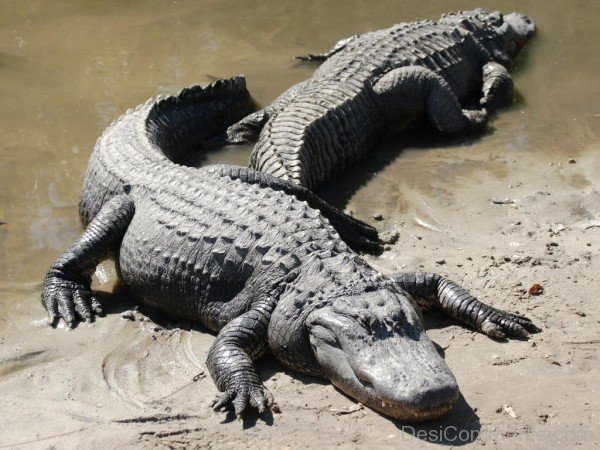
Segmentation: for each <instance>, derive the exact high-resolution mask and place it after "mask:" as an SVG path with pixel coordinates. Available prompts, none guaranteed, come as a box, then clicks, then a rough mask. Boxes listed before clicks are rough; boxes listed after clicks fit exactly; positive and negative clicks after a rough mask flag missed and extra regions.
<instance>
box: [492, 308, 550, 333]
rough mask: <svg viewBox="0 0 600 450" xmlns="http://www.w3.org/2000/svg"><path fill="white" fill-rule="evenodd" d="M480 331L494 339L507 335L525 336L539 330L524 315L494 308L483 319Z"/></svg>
mask: <svg viewBox="0 0 600 450" xmlns="http://www.w3.org/2000/svg"><path fill="white" fill-rule="evenodd" d="M481 331H482V332H483V333H485V334H486V335H488V336H490V337H491V338H494V339H506V338H507V337H508V336H513V337H520V338H527V337H528V336H529V333H537V332H538V331H541V330H540V328H538V327H536V326H535V325H534V324H533V323H532V322H531V319H528V318H527V317H525V316H522V315H519V314H512V313H509V312H506V311H500V310H496V311H494V313H492V314H491V315H490V316H489V317H487V318H486V319H485V320H484V321H483V323H482V324H481Z"/></svg>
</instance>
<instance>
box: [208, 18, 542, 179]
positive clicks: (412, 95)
mask: <svg viewBox="0 0 600 450" xmlns="http://www.w3.org/2000/svg"><path fill="white" fill-rule="evenodd" d="M534 31H535V26H534V24H533V22H532V21H531V19H529V18H528V17H526V16H524V15H522V14H518V13H513V14H508V15H506V16H503V15H502V13H500V12H493V13H490V14H488V13H486V12H485V11H483V10H475V11H470V12H458V13H451V14H447V15H445V16H442V18H441V19H440V20H439V21H437V22H433V21H418V22H414V23H401V24H398V25H395V26H393V27H391V28H388V29H385V30H379V31H374V32H371V33H366V34H362V35H357V36H353V37H351V38H349V39H344V40H342V41H339V42H338V43H337V44H336V45H335V46H334V47H333V48H332V49H331V50H330V51H329V52H327V53H325V54H323V55H310V56H309V57H307V58H306V59H309V60H314V61H324V62H323V64H322V65H321V66H320V67H319V69H318V70H317V71H316V72H315V73H314V75H313V76H312V77H311V78H310V79H308V80H306V81H303V82H301V83H299V84H297V85H295V86H293V87H292V88H291V89H289V90H288V91H286V92H285V93H284V94H283V95H281V96H280V97H279V98H278V99H276V100H275V101H274V102H273V103H272V104H270V105H269V106H267V107H266V108H264V109H262V110H260V111H258V112H255V113H253V114H251V115H249V116H248V117H246V118H244V119H243V120H241V121H240V122H239V123H237V124H235V125H233V126H231V127H230V128H229V129H228V130H227V132H226V133H224V134H223V135H221V136H219V138H218V139H216V140H215V144H218V143H223V142H227V143H243V142H251V141H254V140H256V139H258V141H257V143H256V145H255V147H254V150H253V152H252V155H251V157H250V167H252V168H254V169H256V170H260V171H261V172H266V173H270V174H272V175H275V176H277V177H280V178H283V179H287V180H291V181H293V182H295V183H297V184H300V185H302V186H306V187H308V188H311V189H312V188H314V187H316V186H317V185H319V184H320V183H321V182H322V181H324V180H326V179H328V178H329V177H330V176H331V175H332V174H334V173H336V172H339V171H341V170H343V169H344V168H345V167H347V166H348V165H349V164H351V163H352V162H354V161H355V160H356V159H358V158H359V157H361V156H362V155H364V154H365V153H367V152H368V151H370V150H371V149H372V148H373V146H374V145H375V143H376V142H378V141H379V140H381V139H382V138H383V136H384V135H386V134H391V133H396V132H398V131H401V130H406V129H409V128H411V127H413V126H414V125H415V124H417V123H418V122H420V121H422V120H424V119H428V120H429V121H430V122H431V123H432V124H433V125H434V126H435V127H436V128H437V129H438V130H440V131H442V132H446V133H467V132H470V131H472V130H477V129H479V128H481V127H483V126H484V125H485V123H486V121H487V118H488V114H489V112H488V110H492V109H494V108H496V107H498V106H500V105H502V104H505V103H507V102H509V101H510V100H511V99H512V80H511V77H510V75H509V73H508V68H510V66H511V64H512V58H513V56H515V55H516V54H517V52H518V51H519V50H520V48H521V47H522V46H523V44H524V43H525V42H526V41H527V40H528V39H529V38H530V37H531V35H532V34H533V33H534ZM465 108H470V109H465Z"/></svg>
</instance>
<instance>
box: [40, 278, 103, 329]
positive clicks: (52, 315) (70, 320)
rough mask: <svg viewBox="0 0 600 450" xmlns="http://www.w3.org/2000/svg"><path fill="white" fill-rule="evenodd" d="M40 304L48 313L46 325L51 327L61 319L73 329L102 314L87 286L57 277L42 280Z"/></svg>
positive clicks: (98, 304)
mask: <svg viewBox="0 0 600 450" xmlns="http://www.w3.org/2000/svg"><path fill="white" fill-rule="evenodd" d="M42 304H43V305H44V308H46V311H47V312H48V324H49V325H51V326H53V327H54V326H56V325H57V324H58V322H59V321H60V319H61V318H62V319H63V321H64V322H65V324H66V325H67V326H68V327H69V328H75V326H76V325H77V323H78V322H81V321H85V322H88V323H89V322H91V321H92V320H93V319H94V315H101V314H102V307H101V306H100V302H98V300H96V299H95V298H94V297H93V296H92V293H91V290H90V288H89V286H87V285H84V284H81V283H77V282H74V281H70V280H66V279H64V278H62V277H60V276H57V275H48V276H47V277H46V279H45V280H44V288H43V290H42Z"/></svg>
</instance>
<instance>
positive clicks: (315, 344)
mask: <svg viewBox="0 0 600 450" xmlns="http://www.w3.org/2000/svg"><path fill="white" fill-rule="evenodd" d="M251 104H252V102H251V98H250V95H249V93H248V91H247V89H246V86H245V82H244V79H243V78H240V77H236V78H232V79H228V80H223V81H218V82H216V83H214V84H213V85H209V86H207V87H199V86H196V87H192V88H189V89H185V90H184V91H182V92H181V93H180V94H179V95H176V96H171V97H166V98H164V97H161V98H158V99H151V100H150V101H148V102H146V103H144V104H142V105H140V106H138V107H136V108H134V109H132V110H129V111H128V112H127V113H125V114H124V115H123V116H121V117H120V118H119V119H117V120H116V121H115V122H114V123H113V124H112V125H111V126H109V127H108V128H107V130H106V131H105V132H104V134H103V135H102V136H101V137H100V138H99V139H98V142H97V144H96V146H95V149H94V151H93V153H92V156H91V158H90V162H89V166H88V169H87V172H86V175H85V181H84V185H83V192H82V196H81V203H80V215H81V219H82V222H83V224H84V225H85V226H86V229H85V231H84V233H83V234H82V236H81V237H80V238H79V239H78V240H77V241H76V242H75V243H74V244H73V245H72V246H71V247H70V248H69V249H68V250H67V251H66V252H65V253H64V254H63V255H62V256H60V257H59V258H58V259H57V260H56V261H55V262H54V263H52V265H51V266H50V268H49V270H48V272H47V274H46V276H45V279H44V285H43V290H42V303H43V305H44V307H45V308H46V310H47V312H48V315H49V322H50V323H51V324H52V325H53V326H56V325H57V324H58V323H59V322H60V321H61V320H62V321H63V322H65V323H66V324H67V325H68V326H69V327H74V326H76V324H77V323H79V322H81V321H91V320H93V319H94V318H95V316H96V315H102V305H101V304H100V303H99V302H98V301H97V300H96V299H95V298H94V296H93V295H92V291H91V280H92V274H93V272H94V271H95V269H96V267H97V265H98V264H99V263H100V262H101V261H102V260H104V259H106V258H109V257H113V258H114V259H115V262H116V267H117V273H118V276H119V278H120V279H121V281H122V283H123V285H124V286H125V287H126V288H127V289H128V291H129V292H131V294H132V296H133V297H134V298H135V299H136V300H137V301H138V302H139V303H141V304H142V305H147V306H150V307H152V308H156V309H158V310H161V311H163V312H165V313H166V314H168V315H171V316H173V317H176V318H183V319H185V320H188V321H192V322H193V323H197V324H200V325H202V326H203V327H205V328H207V329H208V330H210V331H213V332H215V333H217V334H216V338H215V341H214V344H213V345H212V347H211V349H210V350H209V353H208V357H207V362H206V364H207V367H208V369H209V372H210V374H211V376H212V378H213V380H214V382H215V384H216V386H217V387H218V389H219V390H220V391H222V394H221V395H220V397H218V400H217V401H216V402H215V404H214V408H215V409H216V410H221V409H224V408H225V409H231V408H233V411H234V413H235V414H236V415H237V416H238V417H241V416H242V415H243V414H245V412H246V411H251V410H253V409H258V411H259V412H261V413H263V412H265V413H267V414H268V413H269V406H270V405H272V396H271V394H270V393H269V392H268V391H267V390H266V389H265V387H264V386H263V384H262V383H261V381H260V378H259V375H258V373H257V370H256V368H255V366H254V361H256V360H257V359H258V358H260V357H261V356H262V355H264V354H265V353H266V352H268V351H270V352H271V353H272V354H273V355H274V356H275V357H276V358H277V359H278V360H279V361H281V362H282V363H283V364H285V365H286V366H288V367H290V368H292V369H294V370H297V371H300V372H304V373H307V374H311V375H315V376H321V377H325V378H327V379H329V380H331V382H332V383H333V384H334V385H335V386H336V387H337V388H339V389H340V390H341V391H343V392H345V393H346V394H347V395H349V396H351V397H353V398H354V399H356V400H357V401H359V402H361V403H363V404H365V405H366V406H368V407H371V408H373V409H375V410H377V411H380V412H381V413H383V414H385V415H387V416H390V417H392V418H400V419H408V420H427V419H433V418H436V417H440V416H441V415H443V414H445V413H446V412H448V411H449V410H450V408H451V407H452V405H453V404H454V403H455V402H456V400H457V398H458V396H459V391H458V387H457V383H456V380H455V378H454V376H453V375H452V372H451V371H450V369H449V368H448V366H447V365H446V364H445V362H444V360H443V359H442V357H441V356H440V355H439V354H438V352H437V350H436V348H435V347H434V345H433V343H432V341H431V340H430V339H429V338H428V337H427V335H426V334H425V332H424V329H423V325H422V318H421V315H420V311H419V309H418V306H417V303H416V302H417V301H418V302H420V303H421V304H424V305H428V306H430V307H437V308H438V309H440V310H441V311H445V312H447V313H448V314H449V315H450V316H452V317H454V318H457V319H458V320H460V321H462V322H463V323H465V324H467V325H469V326H472V327H474V328H475V329H477V330H480V331H481V332H483V333H485V334H487V335H489V336H492V337H494V338H505V337H506V336H516V337H524V336H526V335H527V334H528V332H533V331H536V329H537V328H536V327H535V325H534V324H533V323H532V322H531V321H530V320H529V319H527V318H526V317H524V316H521V315H517V314H511V313H508V312H504V311H501V310H498V309H495V308H492V307H490V306H487V305H485V304H483V303H481V302H480V301H478V300H477V299H475V298H474V297H473V296H471V295H470V294H468V293H467V292H466V291H465V290H463V289H462V288H460V287H459V286H458V285H456V284H454V283H453V282H451V281H449V280H447V279H445V278H442V277H440V276H439V275H435V274H422V273H419V274H403V275H398V274H397V275H394V276H391V277H390V276H383V275H382V274H380V273H379V272H378V271H377V270H375V269H374V268H373V267H371V266H370V265H369V264H367V263H366V262H365V260H364V259H363V258H362V257H361V256H359V254H358V253H356V252H355V250H357V251H366V252H375V251H377V250H378V249H379V248H380V245H381V243H380V242H379V240H378V236H377V232H376V230H375V229H373V228H372V227H370V226H369V225H367V224H365V223H363V222H360V221H359V220H356V219H354V218H352V217H350V216H348V215H346V214H344V213H343V212H341V211H339V210H337V209H336V208H334V207H332V206H330V205H329V204H327V203H326V202H324V201H323V200H321V199H319V198H318V197H317V196H316V195H315V194H314V193H312V192H311V191H309V190H308V189H306V188H304V187H302V186H298V185H297V184H295V183H293V182H290V181H286V180H282V179H280V178H277V177H274V176H272V175H269V174H265V173H260V172H257V171H255V170H253V169H251V168H247V167H239V166H230V165H209V166H205V167H199V168H197V167H190V166H185V165H182V164H179V163H178V161H179V162H180V161H182V159H185V156H186V153H189V152H193V151H196V150H199V149H202V148H203V145H204V144H205V143H206V142H209V141H210V140H211V139H213V138H214V137H215V136H217V135H218V134H219V133H222V132H223V131H224V130H225V129H226V128H227V127H228V126H230V125H231V124H233V123H235V122H236V121H239V120H240V119H241V118H242V117H244V116H245V115H246V114H247V113H248V112H249V111H250V110H251V109H250V108H251ZM353 249H354V250H353ZM415 299H416V300H415Z"/></svg>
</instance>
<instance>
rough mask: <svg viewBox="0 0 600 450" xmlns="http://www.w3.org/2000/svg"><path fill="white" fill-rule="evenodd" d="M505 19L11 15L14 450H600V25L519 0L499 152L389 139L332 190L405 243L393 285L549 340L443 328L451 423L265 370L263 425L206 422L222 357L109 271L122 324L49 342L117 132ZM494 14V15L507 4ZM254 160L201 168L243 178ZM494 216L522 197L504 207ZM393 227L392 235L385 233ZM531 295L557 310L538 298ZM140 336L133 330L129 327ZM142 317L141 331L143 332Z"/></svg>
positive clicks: (264, 11) (8, 297)
mask: <svg viewBox="0 0 600 450" xmlns="http://www.w3.org/2000/svg"><path fill="white" fill-rule="evenodd" d="M475 6H483V7H487V8H489V9H493V8H494V6H495V5H494V4H492V2H487V1H482V2H472V1H465V2H455V1H452V2H447V3H446V4H444V5H441V4H438V2H429V1H427V2H407V3H402V4H400V3H398V2H393V1H387V2H378V3H377V6H371V5H370V4H369V3H367V2H364V3H363V2H358V1H353V2H347V3H344V4H342V3H341V2H340V3H339V4H338V3H337V2H336V3H326V4H322V2H306V3H304V2H303V3H302V4H300V3H295V2H291V1H290V2H266V3H265V2H262V3H260V4H259V5H250V3H249V2H241V4H240V3H238V2H202V3H201V4H198V3H197V2H191V1H190V2H176V3H173V4H171V3H169V4H167V3H165V2H158V1H155V2H145V3H144V4H141V3H140V4H138V3H123V2H116V1H115V2H108V3H104V2H103V3H98V2H94V1H87V2H80V3H78V4H71V3H68V2H62V1H56V2H48V3H37V2H33V3H32V2H10V1H8V2H4V3H3V4H2V5H1V6H0V18H1V19H0V36H1V37H2V39H0V106H1V107H0V123H2V126H1V127H0V221H1V222H5V224H2V225H0V405H1V407H2V410H1V411H0V427H1V429H2V430H3V432H2V433H1V434H0V448H2V447H15V446H18V448H48V447H57V448H75V447H99V446H101V445H102V446H106V447H109V448H111V447H116V446H122V447H132V446H147V447H153V446H159V447H162V446H164V447H171V448H173V447H174V448H178V447H181V448H188V447H192V448H193V447H225V448H229V447H235V448H237V447H240V446H248V447H251V448H254V447H259V446H260V447H269V448H270V447H273V448H283V447H290V448H299V447H322V446H333V445H338V446H341V447H343V448H355V447H361V446H370V447H373V448H384V447H400V446H402V447H406V448H421V447H422V446H429V447H435V446H437V445H438V444H443V445H445V446H451V445H455V446H461V445H470V446H481V445H486V446H490V445H492V446H502V447H503V448H504V447H509V448H510V447H528V448H529V447H534V448H541V447H548V446H555V445H557V443H559V445H563V446H568V447H571V446H574V445H577V444H579V445H580V446H581V447H582V448H593V447H597V446H598V443H599V441H600V435H599V433H598V431H597V429H598V425H599V424H600V418H599V414H600V394H599V393H598V388H597V386H598V381H597V374H598V373H599V369H600V362H599V359H598V348H599V346H600V331H599V330H600V327H599V324H600V314H599V311H600V301H599V300H598V295H597V292H598V291H599V290H600V281H599V280H598V277H597V274H598V273H599V269H600V258H599V257H598V248H599V246H600V170H599V169H600V156H599V150H600V138H599V136H600V109H598V105H599V104H600V78H599V77H598V76H597V74H598V73H600V61H598V59H597V58H595V54H596V53H597V44H595V43H596V42H598V40H599V38H600V30H599V29H598V27H597V25H596V24H597V20H598V18H600V4H598V3H597V2H593V1H588V2H585V1H578V2H573V3H570V4H569V5H568V6H569V8H567V5H566V4H565V3H563V2H559V1H548V2H533V1H531V2H502V5H501V7H502V9H503V10H505V11H512V10H519V11H521V12H524V13H527V14H529V15H531V16H532V17H533V18H534V20H535V21H536V23H537V24H538V27H539V33H538V35H537V36H536V37H535V38H534V40H533V41H532V42H531V43H530V45H528V46H527V47H526V49H525V51H524V53H523V54H522V55H521V56H520V57H519V58H518V59H517V61H516V67H515V70H514V71H513V75H514V79H515V86H516V89H517V95H516V101H515V104H514V105H513V106H512V107H510V108H508V109H506V110H504V111H502V112H500V113H499V114H498V115H497V116H496V117H495V118H494V119H493V121H492V122H491V124H490V129H489V130H488V131H487V132H486V133H484V134H481V135H478V136H471V137H468V138H461V139H450V138H448V137H444V136H441V135H439V134H436V133H433V132H431V131H429V130H422V131H420V132H416V133H409V134H407V135H404V136H401V137H399V138H396V139H393V140H390V141H389V142H386V143H385V144H384V145H382V146H381V148H380V149H379V150H378V151H377V152H376V153H375V154H373V155H370V156H369V157H368V158H366V159H365V160H364V161H362V162H361V163H360V164H358V165H357V166H356V167H354V168H352V169H351V170H349V171H348V172H345V173H344V174H341V175H340V176H338V177H337V178H336V179H335V180H332V182H331V183H328V184H327V186H325V187H324V188H322V189H321V190H320V194H321V195H322V196H323V197H325V198H327V199H328V200H330V201H332V202H333V203H335V204H336V205H337V206H339V207H341V208H344V209H347V210H350V211H352V212H353V213H354V214H355V215H356V216H357V217H361V218H364V219H366V220H369V221H370V222H371V223H372V224H373V225H375V226H376V227H377V228H378V229H380V230H382V231H383V230H388V229H397V230H398V231H399V232H400V239H399V241H398V242H397V243H396V244H394V245H392V246H390V248H389V249H388V251H386V252H385V253H384V254H383V255H382V256H381V257H379V258H368V259H369V261H370V262H371V263H372V264H373V265H374V266H376V267H378V268H380V269H381V270H382V271H384V272H386V273H388V272H392V271H396V270H414V269H419V268H422V269H425V270H431V271H437V272H440V273H444V274H447V275H448V276H450V277H451V278H452V279H454V280H455V281H457V282H459V283H461V284H462V285H463V286H465V287H467V288H469V290H470V291H471V292H472V293H473V294H475V295H477V296H478V297H479V298H480V299H481V300H483V301H485V302H488V303H490V304H492V305H494V306H497V307H500V308H504V309H508V310H512V311H519V312H521V313H525V314H527V315H528V316H530V317H531V318H532V319H534V320H535V322H536V323H537V324H538V325H540V326H541V327H543V331H542V332H541V333H539V334H536V335H534V336H532V337H531V339H529V340H528V341H511V342H508V343H498V342H495V341H493V340H490V339H488V338H486V337H485V336H482V335H480V334H477V333H474V332H473V331H471V330H468V329H465V328H463V327H460V326H458V325H456V324H454V323H453V322H450V321H448V320H446V319H445V318H443V317H440V316H437V315H427V316H426V320H427V325H428V327H429V331H428V333H429V334H430V336H431V337H432V338H433V340H434V341H435V342H436V343H437V344H438V345H439V346H440V348H441V349H442V350H443V353H444V356H445V359H446V361H447V363H448V365H449V366H450V368H451V369H452V370H453V372H454V373H455V375H456V377H457V379H458V382H459V385H460V387H461V392H462V397H461V399H460V401H459V404H458V405H457V407H456V408H455V409H454V410H453V411H452V412H451V413H450V414H449V416H448V417H447V418H445V419H443V420H441V421H437V422H433V423H431V424H426V425H419V426H415V425H410V424H405V423H401V422H394V421H391V420H388V419H387V418H385V417H382V416H380V415H378V414H377V413H375V412H373V411H371V410H369V409H364V408H361V407H360V405H356V404H355V403H354V402H353V401H352V400H351V399H348V398H346V397H344V396H343V395H342V394H341V393H339V392H338V391H336V390H335V389H334V388H333V387H332V386H331V385H329V384H328V383H325V382H322V381H321V380H317V379H313V378H308V377H304V376H301V375H298V374H296V373H294V372H291V371H288V370H287V369H285V368H284V367H283V366H281V365H280V364H278V363H277V362H276V361H274V360H272V359H270V358H267V359H266V360H264V361H262V362H261V363H260V364H259V367H260V370H261V375H262V377H263V380H264V381H265V384H266V386H267V387H268V388H269V389H270V390H271V391H272V392H273V394H274V395H275V397H276V400H277V402H278V404H279V406H280V408H281V414H275V415H274V416H273V418H272V420H268V421H266V422H265V421H264V420H262V419H260V418H258V417H253V418H250V419H249V420H247V421H246V422H245V423H240V422H237V421H235V420H232V419H231V417H229V416H227V415H225V414H216V413H213V412H211V411H210V409H209V407H208V406H209V404H210V402H211V401H212V399H213V398H214V396H215V395H216V393H217V391H216V388H215V387H214V385H213V383H212V381H211V380H210V376H209V375H208V372H207V371H206V367H205V365H204V359H205V355H206V352H207V350H208V347H209V346H210V344H211V343H212V341H213V337H212V336H211V335H209V334H206V333H203V332H201V331H199V330H195V329H190V325H189V324H182V323H174V322H170V321H169V320H168V319H167V318H164V317H157V316H155V315H154V314H152V312H148V311H144V312H137V311H133V312H130V311H132V308H133V307H134V305H132V304H131V303H130V302H129V300H128V298H127V295H126V294H124V293H119V292H118V288H117V294H116V295H111V294H109V293H110V292H111V291H113V290H114V289H115V287H114V285H115V275H114V270H113V269H112V266H111V264H110V263H106V264H103V265H102V266H101V268H100V269H99V271H98V272H97V274H96V277H95V279H94V287H95V288H96V289H98V290H100V291H102V292H106V294H103V295H102V296H101V299H102V301H103V302H104V304H105V305H106V307H107V309H108V312H109V314H108V315H107V317H105V318H102V319H99V320H98V321H97V322H96V323H94V324H90V325H87V324H84V325H81V326H79V327H78V328H77V329H75V330H73V331H68V330H65V329H63V328H59V329H56V330H53V329H51V328H48V327H46V326H45V325H44V320H45V313H44V311H43V308H42V307H41V305H40V302H39V295H40V289H41V280H42V277H43V274H44V272H45V270H46V268H47V267H48V265H49V264H50V263H51V262H52V260H53V259H55V258H56V257H57V256H58V255H59V254H60V253H61V252H62V251H64V250H65V249H66V248H67V246H68V245H69V244H70V243H71V242H72V241H73V240H74V239H75V238H76V237H77V236H78V235H79V234H80V232H81V229H80V225H79V222H78V217H77V202H78V198H79V191H80V187H81V181H82V177H83V173H84V170H85V167H86V164H87V159H88V157H89V154H90V152H91V149H92V148H93V145H94V142H95V140H96V138H97V137H98V136H99V134H100V133H101V132H102V130H103V129H104V128H105V127H106V126H107V125H108V124H109V123H110V122H111V121H112V120H113V119H114V118H116V117H117V116H118V115H119V114H121V113H122V112H124V111H125V110H126V109H127V108H129V107H131V106H134V105H136V104H138V103H140V102H142V101H144V100H145V99H146V98H148V97H150V96H153V95H156V94H158V93H165V92H176V91H177V90H178V89H180V88H182V87H185V86H188V85H190V84H194V83H198V82H209V81H211V80H212V79H213V78H214V77H224V76H230V75H232V74H236V73H245V74H246V77H247V80H248V84H249V88H250V90H251V92H252V93H253V95H254V96H255V98H256V100H257V101H258V102H259V103H263V104H264V103H267V102H269V101H270V100H272V99H273V98H274V97H276V96H277V95H278V94H279V93H280V92H282V91H283V90H284V89H285V88H287V87H288V86H290V85H292V84H293V83H295V82H297V81H300V80H302V79H304V78H306V77H308V76H309V75H310V73H312V71H313V70H314V66H312V65H305V64H299V63H297V62H295V61H294V60H292V59H291V56H293V55H297V54H304V53H306V52H309V51H321V50H325V49H327V48H329V46H330V45H331V44H332V43H333V42H335V41H336V40H337V39H339V38H341V37H345V36H349V35H352V34H356V33H358V32H364V31H367V30H371V29H377V28H382V27H385V26H389V25H391V24H392V23H393V22H399V21H402V20H414V19H416V18H418V17H428V18H435V17H437V16H439V14H441V13H442V12H444V11H449V10H453V9H465V8H472V7H475ZM496 6H497V5H496ZM249 150H250V149H249V148H228V149H225V150H224V151H222V152H216V153H211V154H209V155H207V159H206V161H205V163H210V162H229V163H235V164H246V162H247V158H248V154H249ZM492 199H500V200H505V199H508V200H509V201H510V202H509V203H506V204H496V203H493V202H492ZM378 213H380V214H382V215H383V217H384V220H383V221H380V222H376V221H373V220H371V217H372V216H373V215H374V214H378ZM535 283H539V284H541V285H542V286H543V287H544V293H543V294H542V295H540V296H529V295H528V293H527V290H528V289H529V288H530V287H531V286H532V285H533V284H535ZM124 315H125V316H126V318H123V316H124ZM130 319H133V320H130Z"/></svg>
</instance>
